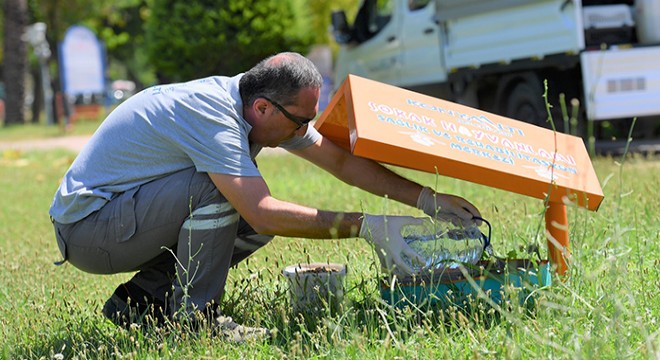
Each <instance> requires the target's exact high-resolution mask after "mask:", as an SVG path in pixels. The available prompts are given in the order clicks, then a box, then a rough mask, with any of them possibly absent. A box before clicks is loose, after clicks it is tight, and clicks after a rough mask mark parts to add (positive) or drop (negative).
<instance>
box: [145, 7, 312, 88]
mask: <svg viewBox="0 0 660 360" xmlns="http://www.w3.org/2000/svg"><path fill="white" fill-rule="evenodd" d="M148 3H149V4H150V6H149V8H150V11H151V14H150V16H149V17H148V19H147V21H146V27H145V38H146V44H147V51H148V55H149V59H150V61H151V63H152V64H153V65H154V66H155V69H156V71H157V74H158V76H159V80H160V81H161V82H170V81H182V80H188V79H192V78H196V77H203V76H208V75H212V74H229V75H230V74H235V73H237V72H241V71H245V70H247V69H248V68H250V67H251V66H252V65H254V64H255V63H257V62H258V61H259V60H261V59H263V58H264V57H266V56H268V55H271V54H274V53H277V52H279V51H283V50H290V51H300V52H305V51H306V50H307V48H308V46H309V45H310V44H311V43H312V40H313V39H312V36H311V33H310V31H309V25H307V24H306V23H307V21H308V19H309V15H308V9H307V8H306V7H305V6H304V2H303V1H300V0H224V1H217V0H200V1H195V2H180V1H178V0H150V1H149V2H148Z"/></svg>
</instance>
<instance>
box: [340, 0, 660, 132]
mask: <svg viewBox="0 0 660 360" xmlns="http://www.w3.org/2000/svg"><path fill="white" fill-rule="evenodd" d="M332 24H333V33H334V37H335V40H336V41H337V42H338V43H339V44H340V49H339V53H338V55H337V59H336V62H335V79H334V84H335V86H336V87H338V86H339V85H340V84H341V83H342V82H343V80H344V78H345V77H346V75H347V74H349V73H351V74H354V75H358V76H362V77H366V78H369V79H373V80H377V81H381V82H384V83H389V84H392V85H396V86H400V87H403V88H408V89H411V90H413V91H417V92H421V93H425V94H428V95H431V96H435V97H440V98H443V99H446V100H450V101H456V102H459V103H463V104H466V105H469V106H473V107H477V108H480V109H483V110H486V111H490V112H494V113H498V114H501V115H504V116H507V117H511V118H515V119H519V120H524V121H528V122H531V123H536V124H538V125H542V126H548V125H547V122H546V120H547V111H546V107H545V101H544V98H543V94H544V81H545V80H547V82H548V100H549V102H550V103H551V104H552V105H553V119H554V122H555V124H556V125H557V127H558V128H559V129H560V130H561V129H562V123H563V121H562V117H561V112H560V111H559V109H560V103H559V94H560V93H563V94H564V95H565V99H566V102H569V101H570V100H571V99H578V100H579V101H580V109H581V110H580V111H579V115H580V116H579V117H580V118H585V117H586V118H587V119H589V120H594V121H597V120H614V119H617V120H619V121H608V122H607V124H608V125H612V124H614V125H615V126H614V131H615V132H616V130H617V129H616V126H619V127H620V129H619V135H625V134H627V129H628V128H629V126H630V122H629V121H620V120H621V119H632V118H633V117H638V118H639V119H640V121H639V123H638V125H637V127H638V128H639V129H642V130H643V131H644V132H645V134H644V135H645V136H646V137H653V138H657V137H658V134H657V132H658V130H659V127H658V124H660V122H658V119H660V116H659V115H660V0H628V1H613V0H600V1H589V0H582V1H581V0H407V1H404V0H389V1H382V0H365V1H363V3H362V5H361V7H360V9H359V10H358V13H357V16H356V17H355V21H354V22H353V23H352V24H349V23H348V22H347V20H346V15H345V12H344V11H343V10H339V11H335V12H334V13H333V14H332ZM568 106H569V112H570V103H569V105H568ZM600 123H604V122H600ZM617 124H618V125H617ZM640 124H641V125H642V126H640ZM597 129H600V130H598V131H599V132H600V134H596V136H597V137H600V138H606V137H608V136H609V134H608V133H607V129H603V128H602V126H601V127H597ZM624 130H625V131H626V133H624V134H621V133H622V132H623V131H624ZM638 135H639V133H638Z"/></svg>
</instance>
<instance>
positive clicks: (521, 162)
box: [315, 75, 603, 210]
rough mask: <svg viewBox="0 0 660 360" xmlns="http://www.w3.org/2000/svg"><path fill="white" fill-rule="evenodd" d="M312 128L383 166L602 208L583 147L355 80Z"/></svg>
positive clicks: (565, 137) (502, 120)
mask: <svg viewBox="0 0 660 360" xmlns="http://www.w3.org/2000/svg"><path fill="white" fill-rule="evenodd" d="M315 126H316V128H317V129H318V130H319V131H320V132H321V133H322V134H323V135H324V136H326V137H328V138H329V139H330V140H332V141H333V142H335V143H337V144H338V145H340V146H342V147H344V148H346V149H349V150H350V151H352V152H353V153H354V154H355V155H358V156H362V157H366V158H370V159H373V160H376V161H379V162H383V163H388V164H392V165H397V166H402V167H406V168H411V169H417V170H421V171H426V172H430V173H438V174H440V175H446V176H450V177H453V178H458V179H463V180H467V181H471V182H474V183H478V184H483V185H487V186H491V187H494V188H498V189H503V190H507V191H511V192H514V193H518V194H523V195H528V196H532V197H535V198H539V199H544V198H545V196H546V194H548V193H550V199H549V200H550V201H551V202H556V203H560V204H561V203H564V201H563V198H564V197H566V196H568V198H569V199H571V200H572V201H576V202H577V203H578V205H580V206H583V207H586V208H588V209H590V210H596V209H598V206H599V205H600V203H601V202H602V200H603V191H602V189H601V187H600V183H599V182H598V178H597V177H596V173H595V171H594V169H593V166H592V164H591V160H590V158H589V155H588V153H587V150H586V148H585V146H584V143H583V141H582V139H580V138H578V137H575V136H570V135H566V134H561V133H554V132H553V131H551V130H548V129H545V128H541V127H538V126H535V125H531V124H527V123H524V122H521V121H517V120H513V119H509V118H506V117H503V116H499V115H495V114H491V113H488V112H485V111H481V110H478V109H474V108H470V107H468V106H464V105H460V104H456V103H452V102H449V101H445V100H441V99H436V98H433V97H429V96H426V95H422V94H418V93H415V92H412V91H409V90H405V89H401V88H397V87H394V86H390V85H386V84H382V83H379V82H376V81H372V80H368V79H364V78H360V77H357V76H354V75H349V76H348V78H347V79H346V81H345V82H344V83H343V84H342V86H341V88H340V89H339V90H338V91H337V93H336V94H335V96H334V98H333V99H332V101H331V102H330V104H329V106H328V107H327V108H326V110H325V111H324V112H323V114H322V115H321V117H320V119H319V120H318V121H317V122H316V125H315ZM555 149H557V150H556V151H555ZM551 180H554V181H552V182H551ZM551 184H552V185H551Z"/></svg>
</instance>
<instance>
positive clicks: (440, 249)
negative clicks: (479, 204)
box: [401, 218, 492, 271]
mask: <svg viewBox="0 0 660 360" xmlns="http://www.w3.org/2000/svg"><path fill="white" fill-rule="evenodd" d="M475 220H481V221H482V222H484V223H485V224H487V225H488V229H489V230H488V235H485V234H483V233H482V232H481V230H479V227H477V225H476V224H474V223H473V222H472V223H471V224H470V225H468V226H456V225H454V224H452V223H451V222H445V221H441V220H437V219H432V218H428V219H425V220H424V221H423V222H422V223H421V224H419V225H406V226H404V227H403V228H402V229H401V236H403V238H404V240H405V241H406V243H407V244H408V246H410V247H411V248H412V249H413V250H415V252H417V253H418V254H419V255H420V256H422V257H423V258H424V259H425V260H426V261H425V263H423V264H420V263H418V262H413V261H411V260H410V259H406V260H407V261H408V262H409V263H410V265H411V266H412V267H413V269H415V270H416V271H422V270H440V269H443V268H455V267H457V266H458V264H459V263H464V264H476V263H477V262H478V261H479V260H480V259H481V257H482V255H483V253H484V251H488V252H491V251H492V250H490V224H489V223H488V222H487V221H486V220H484V219H481V218H479V219H475Z"/></svg>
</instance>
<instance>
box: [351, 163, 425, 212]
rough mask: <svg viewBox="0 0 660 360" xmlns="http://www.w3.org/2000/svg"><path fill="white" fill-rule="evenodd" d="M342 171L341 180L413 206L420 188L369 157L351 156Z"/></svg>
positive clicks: (415, 203)
mask: <svg viewBox="0 0 660 360" xmlns="http://www.w3.org/2000/svg"><path fill="white" fill-rule="evenodd" d="M343 173H344V174H343V175H342V177H343V180H344V181H345V182H346V183H348V184H351V185H353V186H357V187H359V188H361V189H363V190H366V191H368V192H370V193H372V194H375V195H378V196H387V197H389V198H390V199H393V200H396V201H399V202H401V203H404V204H406V205H410V206H413V207H415V206H416V205H417V198H418V197H419V193H420V191H421V190H422V186H421V185H419V184H417V183H415V182H413V181H411V180H408V179H406V178H404V177H402V176H400V175H398V174H396V173H395V172H393V171H391V170H390V169H388V168H386V167H385V166H383V165H381V164H379V163H377V162H375V161H373V160H369V159H364V158H359V157H353V158H352V159H351V161H350V162H348V163H347V164H346V168H345V169H344V172H343Z"/></svg>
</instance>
